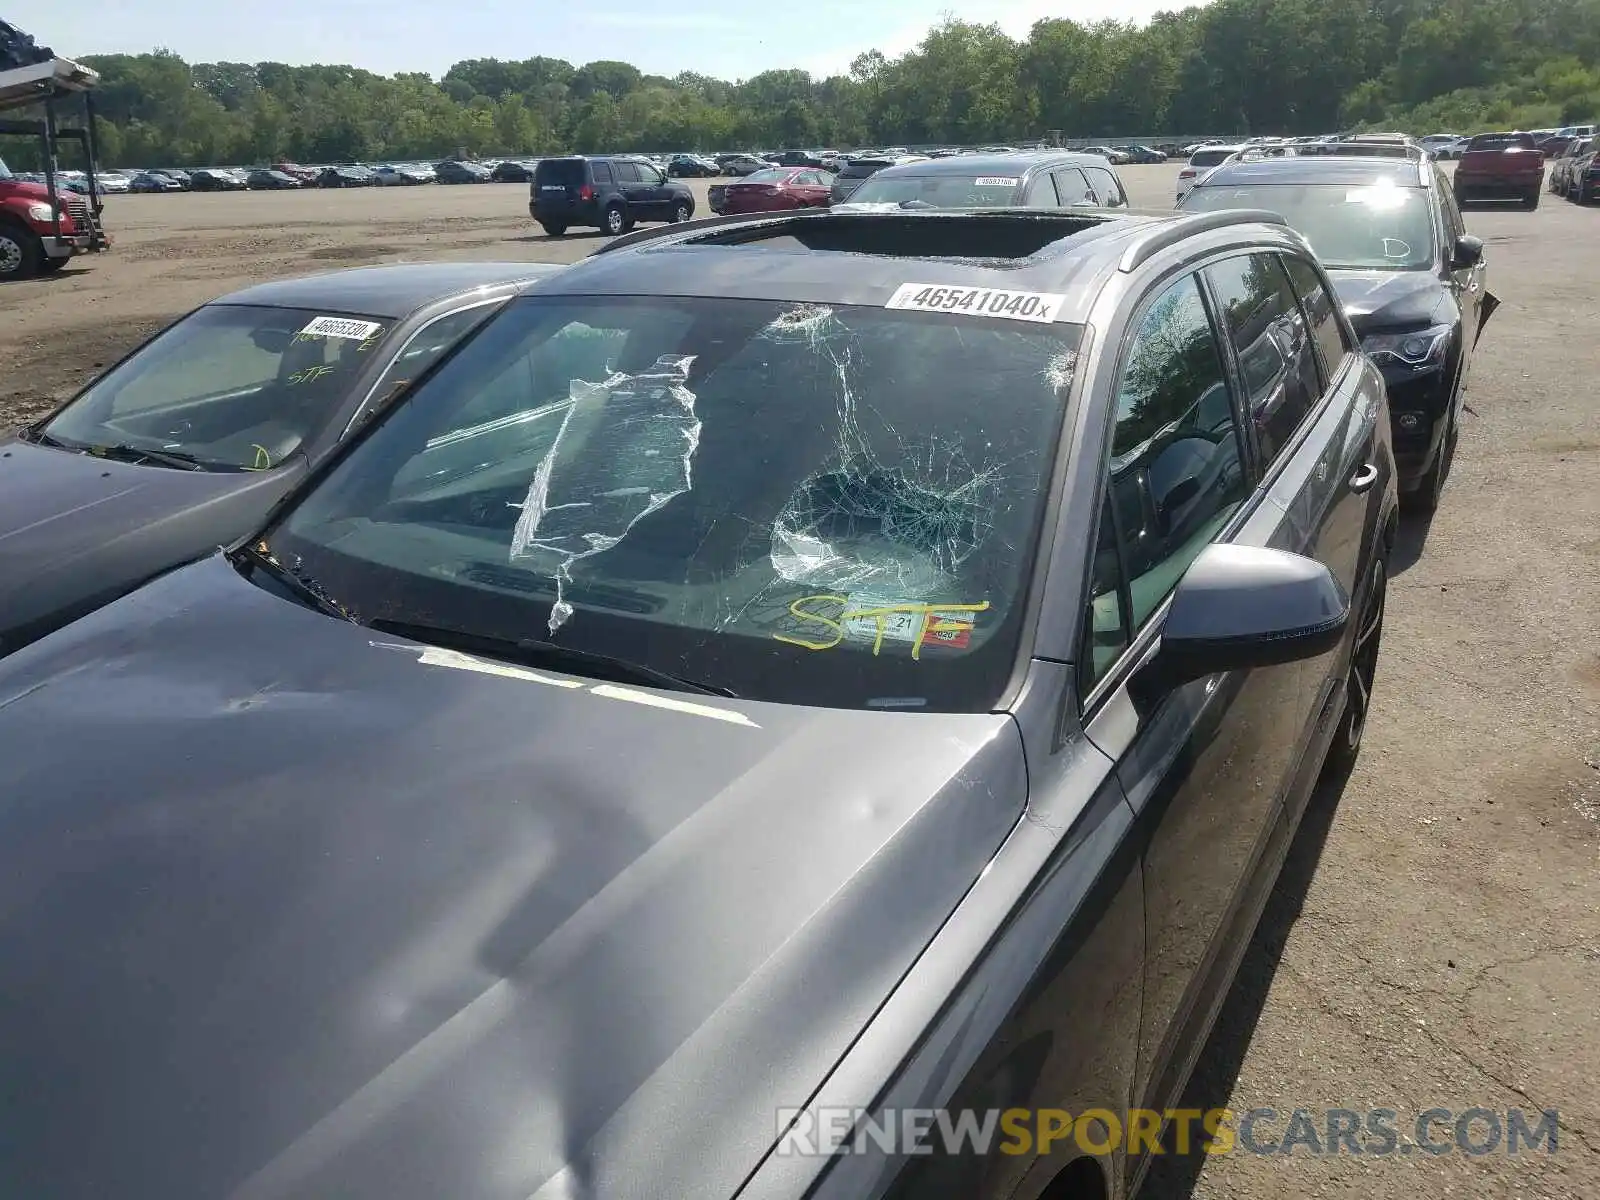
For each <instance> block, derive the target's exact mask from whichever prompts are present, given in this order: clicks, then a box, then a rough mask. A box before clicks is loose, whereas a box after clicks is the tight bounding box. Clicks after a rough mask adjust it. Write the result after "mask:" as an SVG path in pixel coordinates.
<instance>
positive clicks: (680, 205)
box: [672, 200, 693, 225]
mask: <svg viewBox="0 0 1600 1200" xmlns="http://www.w3.org/2000/svg"><path fill="white" fill-rule="evenodd" d="M692 215H693V214H692V213H690V211H689V202H688V201H687V200H679V201H678V202H677V203H676V204H674V205H673V206H672V223H673V224H674V225H681V224H682V223H683V222H685V221H687V220H688V219H689V218H690V216H692Z"/></svg>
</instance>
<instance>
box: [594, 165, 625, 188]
mask: <svg viewBox="0 0 1600 1200" xmlns="http://www.w3.org/2000/svg"><path fill="white" fill-rule="evenodd" d="M618 165H619V166H620V165H621V164H620V163H619V164H618ZM589 167H590V169H591V170H592V171H593V172H594V181H595V182H596V183H614V182H615V180H613V179H612V177H611V164H610V163H602V162H597V163H590V164H589Z"/></svg>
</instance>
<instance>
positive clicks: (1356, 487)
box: [1350, 463, 1378, 495]
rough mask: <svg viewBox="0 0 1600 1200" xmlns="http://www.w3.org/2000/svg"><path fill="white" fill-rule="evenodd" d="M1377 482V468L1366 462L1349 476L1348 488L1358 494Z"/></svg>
mask: <svg viewBox="0 0 1600 1200" xmlns="http://www.w3.org/2000/svg"><path fill="white" fill-rule="evenodd" d="M1377 482H1378V468H1377V467H1375V466H1374V465H1373V464H1372V463H1368V464H1367V465H1366V466H1364V467H1362V468H1361V469H1360V470H1359V471H1357V472H1356V473H1355V474H1354V475H1352V476H1350V490H1351V491H1352V492H1355V493H1357V494H1358V495H1359V494H1360V493H1361V492H1364V491H1366V490H1367V489H1368V488H1370V487H1371V486H1372V485H1373V484H1375V483H1377Z"/></svg>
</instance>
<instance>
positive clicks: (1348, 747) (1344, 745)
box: [1322, 558, 1389, 779]
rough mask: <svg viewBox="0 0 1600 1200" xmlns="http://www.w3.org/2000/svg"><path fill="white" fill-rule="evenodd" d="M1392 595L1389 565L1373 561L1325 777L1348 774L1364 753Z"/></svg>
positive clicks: (1357, 615) (1358, 613) (1358, 614)
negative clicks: (1388, 599)
mask: <svg viewBox="0 0 1600 1200" xmlns="http://www.w3.org/2000/svg"><path fill="white" fill-rule="evenodd" d="M1388 594H1389V564H1388V563H1387V561H1385V560H1384V559H1382V558H1379V559H1378V560H1377V561H1376V562H1374V563H1373V564H1372V571H1371V572H1370V574H1369V575H1368V577H1367V586H1366V587H1365V588H1363V589H1362V601H1361V607H1360V608H1359V609H1357V610H1355V611H1354V614H1353V615H1354V616H1355V618H1356V633H1355V640H1354V644H1353V645H1352V646H1351V647H1350V666H1349V669H1348V671H1347V673H1346V675H1345V698H1344V711H1343V712H1342V713H1340V714H1339V726H1338V728H1337V729H1335V730H1334V734H1333V743H1332V744H1331V745H1330V746H1329V747H1328V754H1327V757H1326V758H1324V759H1323V760H1322V775H1323V778H1325V779H1326V778H1330V777H1334V776H1338V775H1341V774H1345V773H1347V772H1348V771H1349V770H1350V769H1351V768H1352V767H1354V766H1355V765H1356V759H1357V758H1359V757H1360V755H1361V740H1362V737H1363V736H1364V735H1365V734H1366V732H1367V718H1368V717H1369V716H1370V715H1371V713H1372V685H1373V682H1374V680H1375V679H1376V678H1377V674H1378V657H1379V652H1380V651H1381V649H1382V647H1383V610H1384V607H1385V604H1386V601H1387V597H1388Z"/></svg>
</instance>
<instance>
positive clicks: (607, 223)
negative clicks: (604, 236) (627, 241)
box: [600, 204, 628, 237]
mask: <svg viewBox="0 0 1600 1200" xmlns="http://www.w3.org/2000/svg"><path fill="white" fill-rule="evenodd" d="M600 220H601V221H602V222H603V224H602V226H601V228H603V229H604V230H605V231H606V232H607V233H609V234H610V235H611V236H612V237H616V236H617V235H618V234H620V233H623V232H624V231H625V230H626V229H627V228H628V215H627V214H626V213H625V212H623V211H622V205H620V204H613V205H611V206H610V207H609V208H607V209H606V211H605V212H604V213H603V214H602V215H601V218H600Z"/></svg>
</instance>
